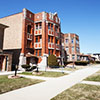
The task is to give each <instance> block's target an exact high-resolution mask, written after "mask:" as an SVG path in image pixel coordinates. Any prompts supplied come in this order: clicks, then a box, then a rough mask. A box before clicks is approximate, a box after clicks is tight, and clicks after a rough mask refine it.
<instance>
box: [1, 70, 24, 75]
mask: <svg viewBox="0 0 100 100" xmlns="http://www.w3.org/2000/svg"><path fill="white" fill-rule="evenodd" d="M22 72H23V71H17V73H22ZM10 74H15V71H9V72H7V71H4V72H0V75H10Z"/></svg>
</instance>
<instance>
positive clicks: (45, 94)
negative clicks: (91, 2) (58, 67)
mask: <svg viewBox="0 0 100 100" xmlns="http://www.w3.org/2000/svg"><path fill="white" fill-rule="evenodd" d="M99 70H100V65H95V66H94V67H88V68H85V69H81V70H77V71H75V72H73V73H70V74H69V75H66V76H63V77H60V78H56V79H54V78H53V79H50V80H47V81H45V82H42V83H39V84H36V85H32V86H28V87H25V88H22V89H18V90H14V91H11V92H8V93H5V94H2V95H0V100H50V99H51V98H53V97H54V96H56V95H57V94H59V93H61V92H62V91H64V90H66V89H68V88H70V87H72V86H73V85H75V84H77V83H80V82H81V81H82V80H83V79H85V78H86V77H88V76H90V75H92V74H94V73H95V72H97V71H99Z"/></svg>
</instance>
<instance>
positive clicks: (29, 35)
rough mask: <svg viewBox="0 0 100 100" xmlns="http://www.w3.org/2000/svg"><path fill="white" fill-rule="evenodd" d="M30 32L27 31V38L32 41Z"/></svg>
mask: <svg viewBox="0 0 100 100" xmlns="http://www.w3.org/2000/svg"><path fill="white" fill-rule="evenodd" d="M32 36H33V35H32V34H30V33H27V40H30V41H32Z"/></svg>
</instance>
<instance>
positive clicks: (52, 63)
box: [48, 55, 59, 68]
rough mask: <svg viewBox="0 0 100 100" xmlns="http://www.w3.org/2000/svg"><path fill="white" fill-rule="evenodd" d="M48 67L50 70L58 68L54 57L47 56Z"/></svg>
mask: <svg viewBox="0 0 100 100" xmlns="http://www.w3.org/2000/svg"><path fill="white" fill-rule="evenodd" d="M48 65H49V67H51V68H56V67H58V66H59V64H58V62H57V58H56V56H55V55H49V57H48Z"/></svg>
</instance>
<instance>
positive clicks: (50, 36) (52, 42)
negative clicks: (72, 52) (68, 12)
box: [21, 9, 61, 61]
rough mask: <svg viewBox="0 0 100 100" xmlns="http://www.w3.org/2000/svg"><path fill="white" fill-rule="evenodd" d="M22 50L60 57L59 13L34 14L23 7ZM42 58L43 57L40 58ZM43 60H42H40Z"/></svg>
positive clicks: (36, 54)
mask: <svg viewBox="0 0 100 100" xmlns="http://www.w3.org/2000/svg"><path fill="white" fill-rule="evenodd" d="M22 14H23V33H22V51H21V53H24V55H26V54H27V53H31V54H33V55H35V56H39V57H41V56H43V54H48V55H49V54H54V55H56V56H57V57H60V55H61V54H60V51H61V44H60V43H61V41H60V35H61V32H60V30H61V29H60V20H59V18H58V15H57V13H55V14H52V13H46V12H41V13H37V14H34V13H32V12H30V11H28V10H27V9H23V13H22ZM40 59H41V58H40ZM39 61H41V60H39Z"/></svg>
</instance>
